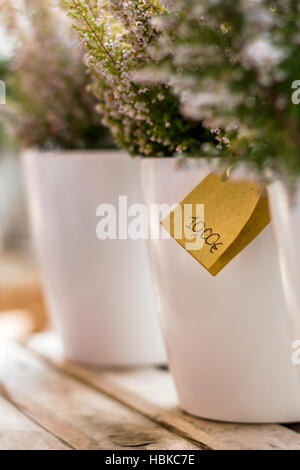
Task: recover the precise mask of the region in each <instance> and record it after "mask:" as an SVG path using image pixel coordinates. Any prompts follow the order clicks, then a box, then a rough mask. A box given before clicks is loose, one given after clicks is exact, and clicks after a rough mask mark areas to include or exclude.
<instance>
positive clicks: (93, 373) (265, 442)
mask: <svg viewBox="0 0 300 470" xmlns="http://www.w3.org/2000/svg"><path fill="white" fill-rule="evenodd" d="M27 346H28V347H29V348H30V349H31V350H33V351H35V352H37V353H39V354H40V355H41V356H42V357H44V358H45V359H46V360H47V361H49V362H50V363H51V364H53V365H55V366H56V367H57V368H58V369H60V370H62V371H64V372H67V373H68V374H70V375H71V376H73V377H76V378H78V379H80V380H82V381H83V382H85V383H87V384H89V385H91V386H92V387H94V388H95V389H97V390H99V391H101V392H103V393H105V394H106V395H108V396H109V397H112V398H114V399H115V400H118V401H120V402H121V403H124V404H126V405H127V406H129V407H131V408H132V409H134V410H136V411H138V412H140V413H141V414H143V415H144V416H146V417H148V418H150V419H152V420H153V421H154V422H156V423H158V424H160V425H162V426H164V427H166V428H167V429H170V430H172V431H173V432H176V433H177V434H178V435H180V436H182V437H184V438H186V439H190V440H191V441H193V442H194V443H196V444H197V445H199V446H200V447H202V448H211V449H216V450H224V449H225V450H231V449H233V450H237V449H242V450H246V449H252V450H254V449H256V450H274V449H285V450H292V449H297V450H299V449H300V435H298V434H297V433H296V432H294V431H293V430H290V429H288V428H286V427H284V426H280V425H277V424H269V425H245V424H231V423H220V422H213V421H207V420H204V419H198V418H194V417H192V416H189V415H187V414H185V413H183V412H182V411H180V410H179V409H178V407H177V398H176V392H175V387H174V384H173V381H172V379H171V377H170V374H169V373H167V372H163V371H160V370H155V369H138V370H131V371H123V372H122V371H120V370H119V371H97V370H95V369H91V368H87V367H82V366H80V365H77V364H71V363H67V362H65V361H64V359H63V354H62V350H61V346H60V343H59V341H58V339H57V337H56V336H55V335H53V334H42V335H35V336H33V337H32V338H30V339H29V340H28V341H27Z"/></svg>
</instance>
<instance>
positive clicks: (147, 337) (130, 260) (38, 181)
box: [23, 151, 165, 365]
mask: <svg viewBox="0 0 300 470" xmlns="http://www.w3.org/2000/svg"><path fill="white" fill-rule="evenodd" d="M23 165H24V172H25V180H26V186H27V192H28V202H29V208H30V212H31V219H32V225H33V229H34V236H35V241H36V245H37V249H38V253H39V256H40V259H41V266H42V269H43V274H44V284H45V292H46V296H47V299H48V303H49V307H50V311H51V314H52V316H53V318H54V321H55V324H56V326H57V329H58V331H59V333H60V335H61V337H62V340H63V345H64V350H65V355H66V357H67V358H68V359H70V360H74V361H80V362H88V363H94V364H99V365H142V364H161V363H164V362H165V352H164V345H163V341H162V338H161V333H160V328H159V324H158V319H157V316H156V308H155V302H154V299H153V291H152V284H151V276H150V269H149V264H148V257H147V246H146V242H145V241H141V240H139V241H135V240H101V241H100V240H99V239H98V238H97V236H96V227H97V223H98V221H99V220H98V218H97V217H96V210H97V207H98V206H99V205H100V204H101V203H110V204H114V205H115V206H116V207H118V198H119V196H120V195H127V196H128V204H131V203H136V202H140V201H141V191H140V184H139V170H138V168H139V163H138V161H137V160H134V159H131V158H130V157H129V156H127V155H126V154H122V153H120V152H111V151H108V152H105V151H100V152H62V153H48V154H47V153H38V152H35V151H27V152H26V153H25V154H24V156H23Z"/></svg>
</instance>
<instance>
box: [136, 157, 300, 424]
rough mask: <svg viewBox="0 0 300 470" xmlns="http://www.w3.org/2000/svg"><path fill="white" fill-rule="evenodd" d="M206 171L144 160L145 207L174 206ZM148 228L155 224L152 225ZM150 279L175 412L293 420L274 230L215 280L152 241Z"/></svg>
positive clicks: (178, 250)
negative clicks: (178, 408) (172, 383)
mask: <svg viewBox="0 0 300 470" xmlns="http://www.w3.org/2000/svg"><path fill="white" fill-rule="evenodd" d="M209 171H210V168H209V167H208V166H207V165H205V164H204V163H203V164H201V163H200V165H199V166H198V168H195V167H194V168H191V169H185V168H182V169H179V168H178V165H177V163H176V159H172V158H169V159H168V158H166V159H144V160H143V161H142V162H141V178H142V185H143V190H144V194H145V199H146V203H147V205H148V206H149V205H150V204H152V203H155V204H162V203H168V204H173V203H179V202H180V201H181V200H183V199H184V197H185V196H186V195H187V194H188V193H189V192H190V191H191V190H192V189H193V188H194V187H196V186H197V185H198V184H199V182H200V181H201V180H202V179H203V178H204V177H206V176H207V174H208V173H209ZM152 223H155V222H154V221H152ZM150 252H151V262H152V270H153V279H154V284H155V289H156V293H157V297H158V299H159V310H160V316H161V320H162V326H163V330H164V335H165V340H166V345H167V350H168V355H169V363H170V368H171V371H172V373H173V376H174V378H175V382H176V385H177V390H178V395H179V401H180V405H181V407H182V408H183V409H184V410H185V411H187V412H189V413H191V414H193V415H196V416H200V417H203V418H209V419H213V420H222V421H231V422H248V423H264V422H293V421H299V420H300V380H299V377H298V375H297V371H296V368H295V366H294V365H293V364H292V361H291V356H292V350H291V339H290V335H289V329H288V323H287V319H286V312H285V305H284V300H283V293H282V288H281V282H280V274H279V266H278V261H277V256H276V252H275V244H274V240H273V232H272V227H271V225H269V226H268V227H266V228H265V230H263V232H261V233H260V234H259V236H258V237H257V238H256V239H255V240H254V241H253V242H252V243H251V244H250V245H248V246H247V247H246V249H244V250H243V251H242V252H241V253H240V254H239V255H238V256H237V257H236V258H234V259H233V260H232V261H231V262H230V263H229V264H228V265H227V266H226V267H225V268H224V270H223V271H221V272H220V273H219V274H218V275H217V276H216V277H215V278H214V277H212V276H211V275H210V274H209V273H208V272H207V271H206V270H205V269H204V268H203V267H202V266H201V265H200V264H199V263H198V262H197V261H196V260H195V259H194V258H193V257H192V256H191V255H190V254H188V253H187V252H186V251H185V250H184V249H183V248H182V247H181V246H179V244H178V243H177V242H176V241H175V240H174V239H172V238H171V239H168V240H162V239H160V240H150Z"/></svg>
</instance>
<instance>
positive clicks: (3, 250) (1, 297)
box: [0, 25, 48, 339]
mask: <svg viewBox="0 0 300 470" xmlns="http://www.w3.org/2000/svg"><path fill="white" fill-rule="evenodd" d="M12 55H13V44H12V39H9V38H8V37H7V35H6V34H5V31H4V28H3V27H1V25H0V80H3V81H5V78H6V73H7V70H8V67H9V64H10V61H11V60H12ZM9 93H10V90H9V88H8V89H7V94H9ZM4 106H5V105H0V113H3V110H4ZM19 153H20V152H19V149H18V145H17V143H16V142H14V141H13V139H12V138H11V137H9V136H8V135H7V133H6V132H5V130H4V128H3V125H2V124H1V122H0V339H1V338H3V337H11V338H21V337H23V336H24V335H27V334H30V333H31V332H34V331H41V330H43V329H45V328H46V326H47V323H48V321H47V313H46V309H45V306H44V300H43V294H42V288H41V282H40V275H39V271H38V268H37V264H36V262H35V257H34V253H33V249H32V243H31V239H30V229H29V223H28V216H27V211H26V204H25V191H24V186H23V181H22V174H21V165H20V158H19Z"/></svg>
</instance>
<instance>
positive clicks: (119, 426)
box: [0, 343, 197, 450]
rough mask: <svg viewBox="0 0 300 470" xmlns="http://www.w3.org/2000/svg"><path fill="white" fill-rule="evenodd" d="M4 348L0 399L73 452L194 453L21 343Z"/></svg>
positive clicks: (172, 436)
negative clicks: (65, 443)
mask: <svg viewBox="0 0 300 470" xmlns="http://www.w3.org/2000/svg"><path fill="white" fill-rule="evenodd" d="M6 349H7V350H6V354H5V361H3V365H2V367H1V369H0V383H1V384H2V388H1V389H0V393H1V394H2V396H4V397H5V398H6V400H8V401H10V402H11V403H13V404H14V405H15V406H16V407H17V408H18V409H19V410H21V411H22V412H23V413H25V414H26V415H27V416H29V417H30V418H31V419H33V420H34V421H35V422H37V423H39V424H40V425H41V426H43V428H45V429H47V430H48V431H49V432H51V433H52V434H54V435H56V436H57V437H58V438H60V439H61V440H63V441H64V442H67V443H68V444H69V445H70V446H71V447H73V448H74V449H78V450H88V449H102V450H105V449H114V450H126V449H130V450H135V449H153V450H158V449H172V450H179V449H190V450H195V449H197V448H196V447H195V446H193V445H192V444H191V443H190V442H188V441H186V440H184V439H183V438H181V437H179V436H177V435H176V434H172V433H171V432H169V431H167V430H166V429H164V428H162V427H160V426H158V425H157V424H155V423H153V422H152V421H150V420H148V419H147V418H145V417H144V416H142V415H141V414H139V413H137V412H136V411H133V410H130V409H129V408H127V407H126V406H124V405H122V404H120V403H116V402H115V401H114V400H112V399H110V398H108V397H107V396H105V395H102V394H101V393H99V392H98V391H96V390H93V389H92V388H91V387H89V386H87V385H85V384H83V383H80V382H78V381H77V380H76V379H74V378H72V377H70V376H66V375H65V374H64V373H62V372H59V371H57V370H56V369H54V368H53V367H51V366H49V365H47V364H46V363H45V362H44V361H42V360H41V359H40V358H38V357H37V356H36V354H34V353H32V352H30V351H29V350H26V349H25V348H24V347H22V346H21V345H17V344H16V343H10V344H9V345H8V346H7V348H6Z"/></svg>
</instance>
